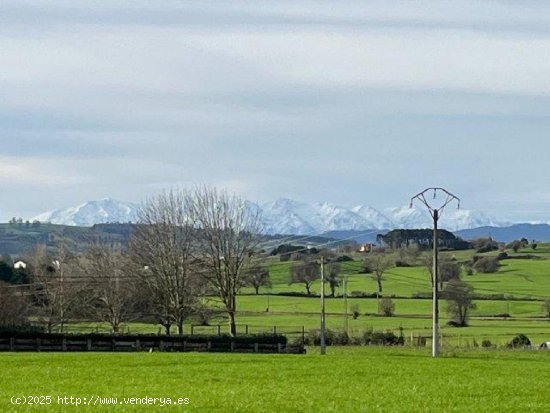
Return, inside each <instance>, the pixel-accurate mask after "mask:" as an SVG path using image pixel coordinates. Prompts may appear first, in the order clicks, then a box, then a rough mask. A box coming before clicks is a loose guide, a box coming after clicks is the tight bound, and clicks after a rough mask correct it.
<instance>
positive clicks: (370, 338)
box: [363, 330, 404, 346]
mask: <svg viewBox="0 0 550 413" xmlns="http://www.w3.org/2000/svg"><path fill="white" fill-rule="evenodd" d="M363 341H364V343H365V345H367V346H397V345H402V344H404V338H403V339H402V340H400V338H399V337H398V336H396V335H395V333H393V332H392V331H373V330H367V331H365V334H364V335H363Z"/></svg>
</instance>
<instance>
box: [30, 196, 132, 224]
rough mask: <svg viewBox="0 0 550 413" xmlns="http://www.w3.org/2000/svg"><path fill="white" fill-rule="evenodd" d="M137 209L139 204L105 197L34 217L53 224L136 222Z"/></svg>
mask: <svg viewBox="0 0 550 413" xmlns="http://www.w3.org/2000/svg"><path fill="white" fill-rule="evenodd" d="M137 211H138V205H137V204H134V203H130V202H122V201H117V200H115V199H111V198H103V199H101V200H99V201H89V202H85V203H83V204H80V205H78V206H76V207H71V208H67V209H55V210H53V211H49V212H45V213H43V214H40V215H38V216H36V217H34V218H32V219H33V220H38V221H40V222H51V223H52V224H60V225H77V226H84V227H88V226H92V225H94V224H104V223H109V222H135V221H137Z"/></svg>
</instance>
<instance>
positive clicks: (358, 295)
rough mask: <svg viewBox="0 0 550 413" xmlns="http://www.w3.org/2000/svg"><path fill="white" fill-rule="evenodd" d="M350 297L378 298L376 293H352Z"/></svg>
mask: <svg viewBox="0 0 550 413" xmlns="http://www.w3.org/2000/svg"><path fill="white" fill-rule="evenodd" d="M350 297H354V298H376V297H377V295H376V293H366V292H364V291H352V292H351V293H350Z"/></svg>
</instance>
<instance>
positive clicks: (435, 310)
mask: <svg viewBox="0 0 550 413" xmlns="http://www.w3.org/2000/svg"><path fill="white" fill-rule="evenodd" d="M438 191H439V192H442V193H443V194H444V195H445V196H446V199H445V201H444V202H443V203H439V206H437V207H434V206H433V205H432V204H430V203H429V202H428V200H427V199H426V194H428V193H430V192H433V199H437V192H438ZM415 200H418V201H420V202H421V203H422V204H424V205H425V206H426V208H428V211H430V215H431V216H432V218H433V270H432V289H433V293H432V301H433V302H432V316H433V317H432V318H433V320H432V321H433V324H432V336H433V338H432V357H434V358H436V357H438V356H439V284H438V282H439V237H438V223H439V218H440V217H441V214H442V212H443V210H444V209H445V207H446V206H447V205H449V204H450V203H451V202H453V201H457V202H458V207H459V208H460V199H459V198H458V197H456V196H455V195H453V194H452V193H450V192H449V191H447V190H446V189H443V188H427V189H425V190H424V191H422V192H420V193H418V194H416V195H415V196H413V197H412V198H411V205H410V207H411V208H412V207H413V204H414V201H415ZM434 204H435V203H434Z"/></svg>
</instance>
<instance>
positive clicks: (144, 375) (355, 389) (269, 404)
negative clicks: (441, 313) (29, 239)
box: [0, 348, 550, 413]
mask: <svg viewBox="0 0 550 413" xmlns="http://www.w3.org/2000/svg"><path fill="white" fill-rule="evenodd" d="M549 358H550V353H545V352H523V351H522V352H504V351H488V352H483V351H476V352H467V353H460V354H453V355H447V357H445V358H442V359H438V360H432V359H431V358H430V357H429V354H428V351H427V350H414V349H387V348H346V349H344V348H329V354H328V355H327V356H326V357H321V356H319V355H318V353H317V349H311V350H310V353H309V354H308V355H305V356H286V355H238V354H193V353H187V354H167V353H134V354H99V353H94V354H70V353H69V354H46V353H41V354H40V353H34V354H21V353H15V354H14V353H11V354H0V363H1V365H2V377H3V380H2V382H3V385H2V386H1V388H0V411H2V412H23V411H24V412H27V411H31V412H32V411H40V412H49V411H79V410H80V409H83V410H89V411H97V412H112V411H128V412H130V411H144V412H149V411H150V412H153V411H179V412H181V411H186V412H262V413H263V412H296V411H302V412H376V411H378V412H399V411H403V412H411V411H422V412H426V411H433V412H442V411H445V412H453V411H456V412H465V411H476V412H502V411H529V412H539V411H540V412H543V411H544V412H545V411H547V408H548V405H549V404H550V393H548V392H547V391H545V390H544V388H545V383H546V380H547V372H548V361H549ZM92 394H93V395H100V396H105V397H108V396H111V397H144V396H150V397H171V398H173V399H175V398H178V397H189V398H190V404H189V406H187V407H153V406H120V405H119V406H117V407H116V409H115V408H113V407H112V406H110V407H108V406H105V407H100V406H95V407H92V406H80V407H79V408H75V407H67V406H59V405H52V406H50V407H48V406H34V407H30V406H24V407H19V408H17V407H15V406H12V405H11V404H10V402H9V400H10V397H11V396H13V395H52V396H54V399H56V398H57V396H58V395H60V396H65V395H67V396H71V395H73V396H78V397H86V396H88V395H92Z"/></svg>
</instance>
